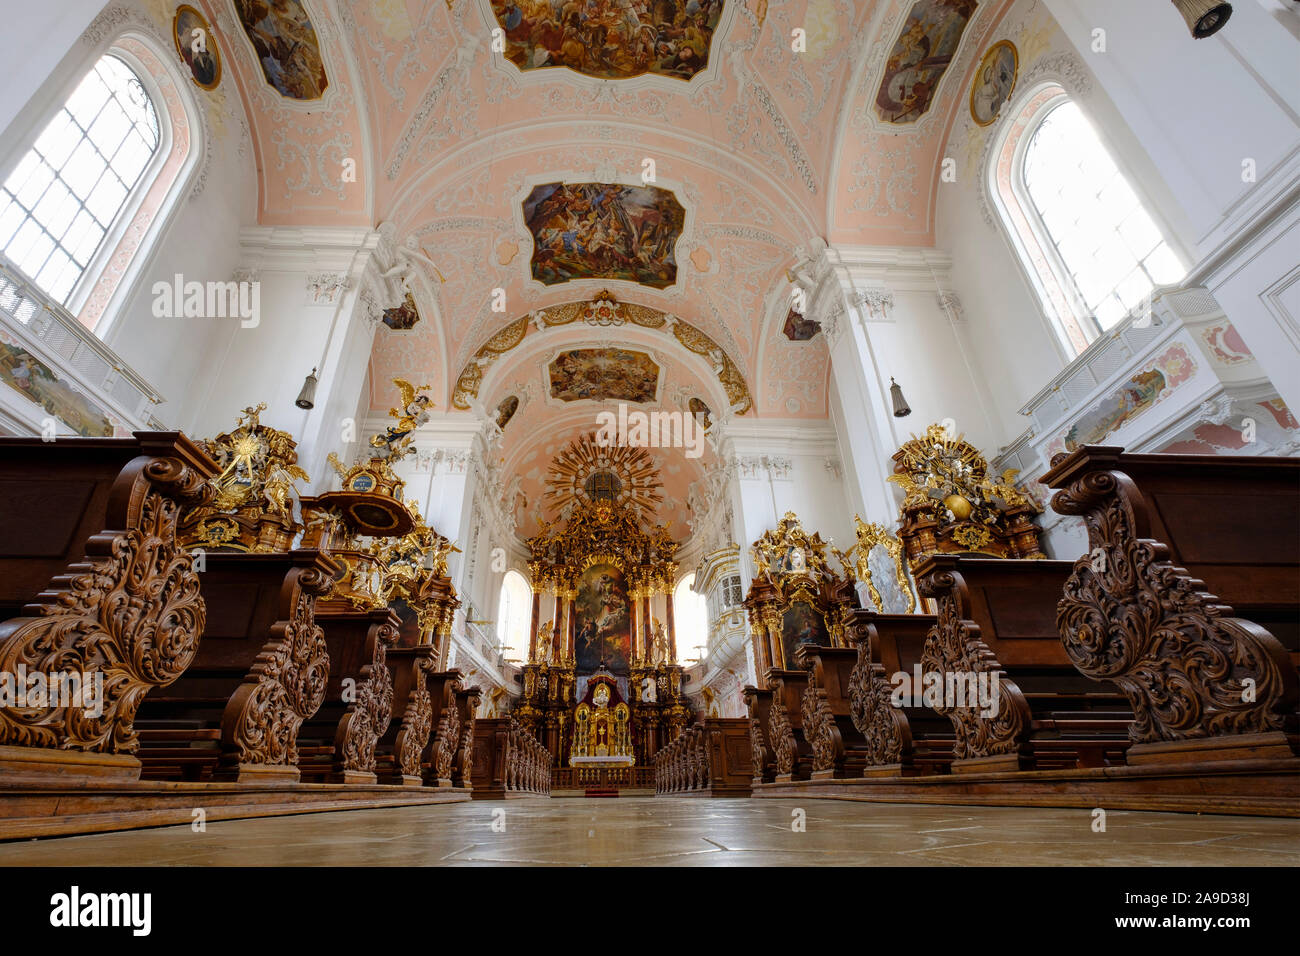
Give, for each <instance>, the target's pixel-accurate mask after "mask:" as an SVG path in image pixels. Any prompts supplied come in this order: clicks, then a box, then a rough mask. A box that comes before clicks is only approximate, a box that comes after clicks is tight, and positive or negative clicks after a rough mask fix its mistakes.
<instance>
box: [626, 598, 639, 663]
mask: <svg viewBox="0 0 1300 956" xmlns="http://www.w3.org/2000/svg"><path fill="white" fill-rule="evenodd" d="M627 596H628V599H629V602H630V605H631V606H630V607H629V608H628V614H629V615H630V616H631V618H630V623H631V626H632V660H634V661H639V660H641V589H640V588H639V587H632V588H630V589H629V590H628V594H627Z"/></svg>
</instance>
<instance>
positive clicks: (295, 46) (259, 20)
mask: <svg viewBox="0 0 1300 956" xmlns="http://www.w3.org/2000/svg"><path fill="white" fill-rule="evenodd" d="M235 10H236V12H237V13H238V14H239V22H240V24H241V25H242V26H243V28H244V33H246V34H247V35H248V39H249V42H251V43H252V44H253V50H254V51H255V52H256V53H257V62H258V63H259V64H261V67H262V75H263V76H265V77H266V82H267V83H270V84H271V85H272V86H273V87H275V89H276V91H277V92H278V93H279V94H280V95H281V96H286V97H288V98H289V99H291V100H318V99H320V98H321V96H322V95H323V94H324V93H325V88H326V87H327V86H329V79H328V77H326V75H325V60H324V59H323V58H322V57H321V52H320V41H319V40H318V39H317V37H316V27H315V26H314V25H313V24H312V22H311V17H310V16H308V15H307V11H306V9H304V8H303V5H302V3H301V2H299V0H235Z"/></svg>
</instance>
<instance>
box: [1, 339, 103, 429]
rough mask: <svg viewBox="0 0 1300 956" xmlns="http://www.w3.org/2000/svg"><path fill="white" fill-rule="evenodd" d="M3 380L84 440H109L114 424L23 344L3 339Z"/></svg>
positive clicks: (100, 409) (101, 410) (96, 406)
mask: <svg viewBox="0 0 1300 956" xmlns="http://www.w3.org/2000/svg"><path fill="white" fill-rule="evenodd" d="M0 381H3V382H4V383H5V384H6V385H8V386H9V387H10V388H13V389H15V390H17V391H18V393H19V394H21V395H22V396H23V397H24V398H26V399H27V400H28V401H30V402H34V403H35V404H37V405H39V406H40V407H41V408H42V409H44V410H45V411H46V412H47V413H48V414H50V415H53V416H54V417H55V418H57V419H58V420H59V421H61V422H63V423H64V424H65V425H67V426H68V427H69V428H71V429H72V430H73V431H74V432H76V433H77V434H78V435H81V436H83V437H85V438H109V437H111V436H112V434H113V431H114V428H113V423H112V422H111V421H109V419H108V415H107V413H106V412H105V411H104V410H103V409H102V408H100V407H99V406H98V405H96V404H95V403H94V402H92V401H91V400H90V399H89V398H87V397H86V396H85V395H83V394H81V392H78V391H77V390H76V389H74V388H72V387H71V386H69V385H68V384H67V383H66V382H63V381H61V380H60V379H59V377H58V376H57V375H55V374H54V372H53V371H51V369H50V367H49V366H48V365H46V364H45V363H44V362H42V361H41V360H40V359H38V358H37V357H36V356H34V355H32V354H31V353H30V352H28V351H27V350H26V349H25V348H23V347H22V346H21V345H16V344H13V343H10V342H5V341H4V340H0Z"/></svg>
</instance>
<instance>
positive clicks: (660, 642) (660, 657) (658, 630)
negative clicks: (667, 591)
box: [650, 617, 668, 664]
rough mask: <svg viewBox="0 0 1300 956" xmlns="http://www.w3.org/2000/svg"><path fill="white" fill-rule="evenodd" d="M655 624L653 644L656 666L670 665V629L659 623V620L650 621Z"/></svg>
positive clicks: (655, 618)
mask: <svg viewBox="0 0 1300 956" xmlns="http://www.w3.org/2000/svg"><path fill="white" fill-rule="evenodd" d="M650 620H651V621H652V622H653V626H652V627H651V631H652V632H653V634H654V640H653V643H652V654H653V658H652V659H653V660H654V663H655V664H667V663H668V629H667V628H665V627H664V626H663V624H661V623H660V622H659V618H657V617H654V618H651V619H650Z"/></svg>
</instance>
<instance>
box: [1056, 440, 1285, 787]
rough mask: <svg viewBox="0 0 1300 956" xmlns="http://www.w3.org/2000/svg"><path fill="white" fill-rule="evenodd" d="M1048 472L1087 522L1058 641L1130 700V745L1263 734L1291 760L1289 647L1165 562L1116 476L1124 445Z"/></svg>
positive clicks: (1123, 478)
mask: <svg viewBox="0 0 1300 956" xmlns="http://www.w3.org/2000/svg"><path fill="white" fill-rule="evenodd" d="M1105 453H1109V454H1105ZM1089 455H1095V457H1097V458H1099V459H1100V460H1099V461H1097V462H1093V461H1088V460H1083V461H1082V466H1083V470H1082V473H1081V469H1080V467H1079V466H1080V463H1081V459H1086V458H1087V456H1089ZM1107 463H1109V464H1112V465H1113V464H1119V465H1120V466H1121V467H1117V468H1108V467H1107ZM1053 465H1054V470H1053V472H1052V473H1049V475H1048V476H1046V477H1045V478H1044V480H1045V481H1050V483H1051V485H1052V487H1055V488H1062V490H1060V491H1058V492H1057V493H1056V495H1055V496H1054V497H1053V498H1052V507H1053V508H1054V509H1055V510H1056V511H1058V512H1059V513H1061V514H1065V515H1080V516H1082V517H1083V520H1084V522H1085V524H1086V525H1087V527H1088V545H1089V553H1088V554H1086V555H1084V556H1083V557H1081V558H1080V559H1079V560H1078V561H1076V562H1075V565H1074V571H1073V573H1072V574H1071V575H1070V578H1069V580H1068V581H1067V583H1066V585H1065V595H1064V597H1062V598H1061V601H1060V603H1059V604H1058V606H1057V618H1056V619H1057V626H1058V627H1059V629H1060V632H1061V640H1062V641H1063V642H1064V644H1065V650H1066V653H1067V654H1069V656H1070V660H1071V661H1073V662H1074V665H1075V666H1076V667H1077V668H1078V669H1079V670H1080V671H1082V672H1083V673H1084V674H1086V675H1087V676H1088V677H1091V678H1093V679H1094V680H1111V681H1114V682H1115V684H1116V685H1117V686H1118V687H1119V688H1120V690H1121V691H1122V692H1123V693H1124V696H1126V697H1127V698H1128V700H1129V703H1130V704H1131V705H1132V707H1133V714H1134V721H1133V725H1132V727H1131V729H1130V736H1131V737H1132V739H1133V740H1134V742H1135V743H1136V744H1139V745H1162V744H1163V745H1168V744H1170V743H1172V742H1178V741H1181V742H1188V741H1195V740H1198V739H1199V740H1201V741H1202V742H1203V743H1202V744H1201V746H1202V747H1205V746H1207V745H1208V746H1211V747H1212V746H1213V744H1212V743H1211V741H1209V740H1207V739H1206V738H1222V737H1226V736H1236V735H1268V736H1267V737H1266V738H1264V739H1262V740H1261V739H1260V738H1258V737H1255V738H1253V739H1252V740H1251V743H1252V744H1261V743H1262V744H1265V745H1271V753H1270V755H1272V754H1276V755H1285V754H1286V753H1287V752H1288V749H1287V746H1286V738H1285V736H1284V735H1283V733H1282V727H1283V717H1284V715H1285V714H1286V713H1287V712H1288V711H1289V710H1291V709H1293V708H1294V707H1295V702H1296V698H1297V679H1296V672H1295V669H1294V668H1293V667H1292V666H1291V664H1290V662H1289V661H1288V660H1287V655H1286V651H1285V650H1284V649H1283V647H1282V645H1281V644H1280V643H1279V642H1278V640H1277V639H1276V638H1275V637H1273V635H1272V634H1270V633H1269V632H1268V631H1266V630H1265V629H1264V628H1262V627H1260V626H1258V625H1257V624H1254V623H1252V622H1251V621H1247V620H1245V619H1243V618H1237V617H1233V609H1232V608H1231V607H1229V606H1227V605H1225V604H1220V603H1219V599H1218V598H1217V597H1216V596H1214V595H1213V594H1211V593H1209V592H1208V591H1207V590H1206V587H1205V582H1203V581H1200V580H1197V579H1196V578H1193V577H1192V576H1191V575H1190V574H1188V572H1187V571H1186V570H1185V569H1184V568H1180V567H1176V566H1175V565H1174V564H1173V563H1172V562H1171V561H1169V549H1168V547H1167V546H1166V545H1165V544H1164V543H1162V542H1161V541H1158V540H1155V539H1153V538H1151V537H1148V535H1149V533H1150V529H1151V516H1150V514H1149V512H1148V507H1149V506H1148V504H1147V502H1146V500H1145V498H1144V497H1143V495H1142V493H1141V491H1140V490H1139V489H1138V487H1137V485H1136V484H1135V483H1134V482H1133V480H1132V479H1131V478H1130V477H1129V476H1128V475H1127V474H1125V473H1124V471H1123V470H1121V468H1122V456H1120V455H1119V450H1118V449H1109V448H1106V449H1101V448H1098V449H1094V448H1084V449H1081V450H1080V452H1079V453H1076V456H1075V457H1074V458H1072V459H1071V460H1070V461H1068V462H1064V463H1061V462H1057V461H1054V462H1053ZM1067 482H1068V484H1067ZM1063 485H1064V487H1062V486H1063ZM1278 533H1279V534H1292V533H1294V529H1293V528H1279V529H1278ZM1239 739H1240V743H1242V744H1244V743H1245V742H1246V741H1245V740H1244V739H1241V738H1239ZM1223 744H1224V746H1223V747H1221V748H1220V749H1221V750H1223V753H1221V754H1220V755H1219V756H1256V757H1257V756H1262V755H1264V754H1262V753H1261V752H1260V751H1259V750H1258V749H1254V750H1251V749H1240V750H1239V751H1238V752H1235V753H1234V752H1232V751H1231V750H1230V748H1231V747H1232V746H1233V745H1232V744H1231V743H1228V742H1223ZM1161 749H1164V748H1161ZM1143 754H1144V748H1142V747H1134V748H1130V750H1129V762H1135V761H1134V758H1135V757H1136V758H1138V761H1140V760H1141V759H1142V756H1143Z"/></svg>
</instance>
